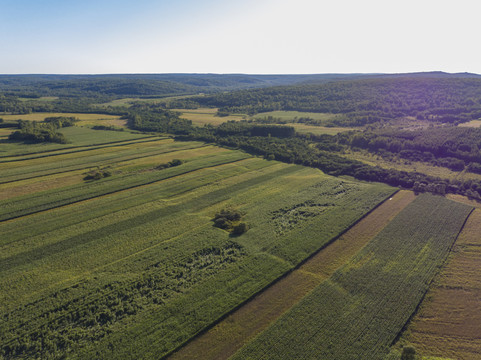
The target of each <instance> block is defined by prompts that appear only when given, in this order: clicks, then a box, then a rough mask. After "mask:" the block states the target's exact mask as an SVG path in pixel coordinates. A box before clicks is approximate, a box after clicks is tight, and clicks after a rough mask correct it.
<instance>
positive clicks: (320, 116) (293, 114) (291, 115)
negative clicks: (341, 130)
mask: <svg viewBox="0 0 481 360" xmlns="http://www.w3.org/2000/svg"><path fill="white" fill-rule="evenodd" d="M268 116H272V117H275V118H280V119H282V120H294V119H295V118H302V117H304V118H311V119H313V120H330V119H332V118H333V117H335V115H333V114H328V113H315V112H302V111H269V112H263V113H259V114H257V115H255V116H254V118H260V119H262V118H265V117H268Z"/></svg>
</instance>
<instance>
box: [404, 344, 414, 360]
mask: <svg viewBox="0 0 481 360" xmlns="http://www.w3.org/2000/svg"><path fill="white" fill-rule="evenodd" d="M415 359H416V349H415V348H414V347H413V346H405V347H404V348H403V352H402V354H401V360H415Z"/></svg>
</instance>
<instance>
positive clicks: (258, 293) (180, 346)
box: [160, 188, 400, 360]
mask: <svg viewBox="0 0 481 360" xmlns="http://www.w3.org/2000/svg"><path fill="white" fill-rule="evenodd" d="M399 191H400V189H399V188H398V189H396V190H394V191H393V192H392V193H390V194H389V195H388V196H386V197H385V198H384V199H383V200H382V201H380V202H379V203H378V204H377V205H376V206H374V207H373V208H372V209H371V210H369V211H368V212H366V213H365V214H364V215H362V216H361V217H360V218H359V219H357V220H356V221H354V222H353V223H352V224H351V225H349V226H348V227H346V228H345V229H344V230H343V231H341V232H340V233H339V234H337V235H336V236H334V237H333V238H332V239H331V240H329V241H328V242H326V243H325V244H323V245H322V246H321V247H320V248H319V249H317V250H315V251H314V252H313V253H312V254H310V255H309V256H308V257H306V258H305V259H304V260H302V261H301V262H300V263H298V264H297V265H295V266H293V267H292V268H291V269H289V270H287V271H286V272H285V273H283V274H282V275H281V276H279V277H278V278H276V279H274V280H273V281H272V282H270V283H269V284H267V285H266V286H264V287H262V288H261V289H260V290H259V291H256V292H255V293H254V294H252V295H251V296H249V297H248V298H247V299H245V300H244V301H242V302H241V303H239V304H238V305H236V306H235V307H233V308H232V309H231V310H229V311H227V312H226V313H224V314H223V315H221V316H220V317H219V318H217V319H216V320H215V321H213V322H212V323H210V324H209V325H207V326H206V327H204V328H203V329H201V330H200V331H198V332H197V333H196V334H194V335H193V336H192V337H191V338H189V339H187V340H186V341H184V342H183V343H182V344H180V345H179V346H177V347H176V348H174V349H173V350H171V351H169V352H168V353H167V354H165V355H164V356H162V357H161V358H160V360H165V359H168V358H169V357H170V356H171V355H173V354H174V353H176V352H177V351H179V350H180V349H182V348H183V347H184V346H186V345H188V344H189V343H191V342H192V341H194V340H196V339H197V338H199V337H200V336H202V335H203V334H205V333H207V332H208V331H209V330H211V329H212V328H214V327H215V326H216V325H217V324H219V323H220V322H221V321H223V320H225V319H226V318H227V317H228V316H230V315H231V314H233V313H234V312H236V311H237V310H239V309H240V308H241V307H243V306H244V305H246V304H247V303H249V302H250V301H252V300H253V299H254V298H255V297H257V296H258V295H260V294H261V293H262V292H264V291H266V290H267V289H269V288H270V287H272V286H274V285H275V284H277V283H279V282H280V281H281V280H283V279H284V278H286V277H287V276H288V275H290V274H292V273H293V272H294V271H296V270H298V269H299V268H300V267H301V266H303V265H304V264H305V263H306V262H307V261H309V260H310V259H312V258H313V257H314V256H316V255H317V254H318V253H319V252H321V251H322V250H324V249H325V248H326V247H327V246H329V245H330V244H332V243H333V242H335V241H336V240H338V239H339V238H340V237H341V236H342V235H344V234H345V233H346V232H348V231H349V230H350V229H352V228H353V227H354V226H356V225H357V224H358V223H359V222H361V221H362V220H363V219H364V218H366V217H367V216H368V215H369V214H371V213H372V212H374V211H375V210H376V209H377V208H378V207H380V206H381V205H382V204H384V203H385V202H386V201H388V200H389V199H390V198H391V197H392V196H394V195H395V194H397V193H398V192H399Z"/></svg>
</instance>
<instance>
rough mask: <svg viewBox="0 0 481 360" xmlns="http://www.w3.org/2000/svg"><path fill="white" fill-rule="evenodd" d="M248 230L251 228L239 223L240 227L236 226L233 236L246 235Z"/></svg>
mask: <svg viewBox="0 0 481 360" xmlns="http://www.w3.org/2000/svg"><path fill="white" fill-rule="evenodd" d="M247 230H249V227H248V226H247V224H246V223H244V222H241V223H239V224H238V225H236V226H234V228H233V229H232V234H234V235H242V234H243V233H245V232H246V231H247Z"/></svg>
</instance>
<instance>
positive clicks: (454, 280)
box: [402, 209, 481, 360]
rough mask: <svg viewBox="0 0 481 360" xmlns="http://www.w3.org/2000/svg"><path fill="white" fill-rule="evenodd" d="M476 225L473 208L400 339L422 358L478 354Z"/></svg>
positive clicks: (480, 304) (480, 215)
mask: <svg viewBox="0 0 481 360" xmlns="http://www.w3.org/2000/svg"><path fill="white" fill-rule="evenodd" d="M480 226H481V209H476V210H475V211H474V212H473V213H472V214H471V216H470V217H469V219H468V221H467V222H466V226H465V227H464V229H463V231H462V232H461V234H460V235H459V238H458V241H457V242H456V245H455V248H454V250H453V252H452V254H451V255H450V257H449V259H448V262H447V265H446V266H445V267H444V269H443V270H442V272H441V274H440V275H439V278H438V279H437V280H436V282H435V284H434V287H433V288H432V290H430V291H429V293H428V295H427V298H426V301H425V302H424V303H423V305H422V307H421V309H420V311H419V313H418V314H417V315H416V317H415V318H414V319H413V321H412V323H411V324H410V326H409V327H408V329H407V333H406V335H405V336H404V337H403V339H402V342H404V341H406V342H409V343H411V344H413V345H414V346H415V347H416V348H417V349H418V350H419V353H421V354H423V355H433V356H444V357H449V358H453V359H463V360H464V359H478V358H479V356H480V354H481V338H480V337H479V335H480V334H481V313H480V311H479V309H480V308H481V279H480V277H479V274H481V237H480V234H479V228H480Z"/></svg>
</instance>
